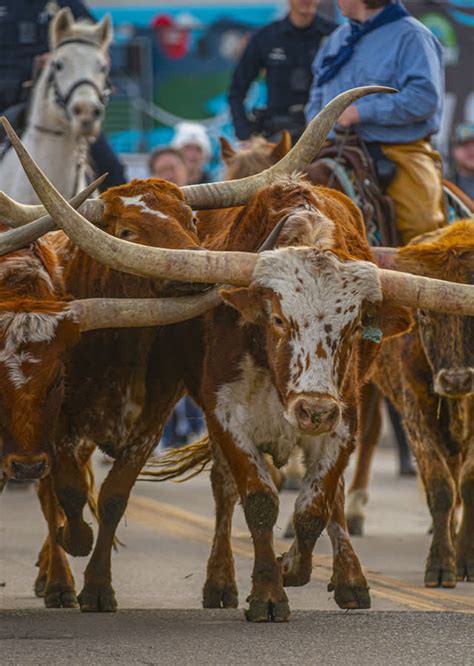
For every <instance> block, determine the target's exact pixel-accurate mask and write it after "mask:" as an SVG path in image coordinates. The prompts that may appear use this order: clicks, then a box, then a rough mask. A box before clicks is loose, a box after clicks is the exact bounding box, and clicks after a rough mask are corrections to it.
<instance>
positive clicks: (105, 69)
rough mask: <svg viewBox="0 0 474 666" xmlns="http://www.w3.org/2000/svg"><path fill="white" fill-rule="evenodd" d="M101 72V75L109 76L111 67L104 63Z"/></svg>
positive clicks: (100, 66)
mask: <svg viewBox="0 0 474 666" xmlns="http://www.w3.org/2000/svg"><path fill="white" fill-rule="evenodd" d="M99 72H100V73H101V74H108V72H109V66H108V65H107V64H106V63H103V64H101V65H99Z"/></svg>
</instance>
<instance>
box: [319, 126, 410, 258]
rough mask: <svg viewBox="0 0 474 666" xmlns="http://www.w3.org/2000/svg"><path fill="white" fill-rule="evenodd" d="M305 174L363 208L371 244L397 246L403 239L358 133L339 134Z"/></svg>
mask: <svg viewBox="0 0 474 666" xmlns="http://www.w3.org/2000/svg"><path fill="white" fill-rule="evenodd" d="M306 173H307V175H308V177H309V179H310V180H311V182H312V183H314V184H315V185H325V186H326V187H332V188H334V189H336V190H339V191H340V192H343V193H344V194H346V195H347V196H348V197H350V198H351V199H352V201H353V202H354V203H355V204H356V205H357V206H358V207H359V208H360V210H361V212H362V215H363V217H364V222H365V230H366V233H367V239H368V241H369V244H370V245H373V246H376V245H383V246H392V247H396V246H398V245H400V238H399V236H398V232H397V229H396V226H395V206H394V204H393V201H392V200H391V198H390V197H389V196H387V195H386V194H385V193H384V190H383V186H382V183H381V176H382V178H383V175H382V174H378V173H377V170H376V167H375V164H374V160H373V159H372V157H371V155H370V153H369V150H368V148H367V146H366V145H365V144H364V143H363V142H362V141H361V140H360V139H359V137H358V136H357V135H356V134H343V135H342V136H341V135H336V141H335V142H334V143H333V144H331V145H329V144H328V145H326V146H324V147H323V148H322V150H321V151H320V153H319V155H318V159H317V160H316V161H315V162H313V163H312V164H310V165H309V167H307V169H306Z"/></svg>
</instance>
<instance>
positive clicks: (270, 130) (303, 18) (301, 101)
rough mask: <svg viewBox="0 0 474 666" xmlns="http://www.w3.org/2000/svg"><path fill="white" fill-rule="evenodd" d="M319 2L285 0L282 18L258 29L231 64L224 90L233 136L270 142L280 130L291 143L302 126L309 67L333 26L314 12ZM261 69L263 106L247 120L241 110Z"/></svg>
mask: <svg viewBox="0 0 474 666" xmlns="http://www.w3.org/2000/svg"><path fill="white" fill-rule="evenodd" d="M318 4H319V0H288V14H287V15H286V16H285V18H284V19H282V20H280V21H274V22H273V23H270V24H269V25H267V26H265V27H263V28H261V29H260V30H258V31H257V32H256V33H255V34H254V35H253V36H252V37H251V38H250V41H249V43H248V45H247V48H246V49H245V51H244V53H243V55H242V57H241V59H240V62H239V63H238V64H237V67H236V69H235V72H234V75H233V77H232V82H231V85H230V89H229V105H230V110H231V113H232V120H233V123H234V129H235V134H236V136H237V138H238V139H240V140H241V141H247V140H248V139H249V138H250V137H251V135H252V134H263V135H264V136H265V137H266V138H273V137H274V135H275V134H276V133H278V132H280V131H281V130H282V129H287V130H289V132H290V134H291V136H292V138H293V140H296V139H298V138H299V136H300V135H301V133H302V132H303V130H304V127H305V118H304V106H305V104H306V102H307V101H308V95H309V90H310V87H311V81H312V73H311V64H312V62H313V60H314V56H315V54H316V51H317V50H318V48H319V47H320V45H321V43H322V41H323V40H324V38H325V37H327V35H329V34H330V33H331V32H332V31H333V30H334V29H335V28H336V26H337V24H336V23H335V22H334V21H332V20H331V19H329V18H327V17H326V16H322V15H321V14H319V12H318V11H317V10H318ZM262 70H265V75H266V76H265V82H266V88H267V108H266V109H264V110H258V113H256V112H255V113H254V117H253V118H251V117H249V115H248V114H247V112H246V110H245V106H244V101H245V97H246V95H247V92H248V90H249V88H250V85H251V83H252V82H253V81H255V79H256V78H257V77H258V76H259V74H260V72H261V71H262Z"/></svg>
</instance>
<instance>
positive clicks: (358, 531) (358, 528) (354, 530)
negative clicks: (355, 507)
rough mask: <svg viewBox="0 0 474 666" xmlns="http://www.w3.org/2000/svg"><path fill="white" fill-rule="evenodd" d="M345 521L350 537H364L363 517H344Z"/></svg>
mask: <svg viewBox="0 0 474 666" xmlns="http://www.w3.org/2000/svg"><path fill="white" fill-rule="evenodd" d="M346 521H347V529H348V530H349V534H350V535H351V536H363V535H364V516H346Z"/></svg>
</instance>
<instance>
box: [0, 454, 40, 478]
mask: <svg viewBox="0 0 474 666" xmlns="http://www.w3.org/2000/svg"><path fill="white" fill-rule="evenodd" d="M4 468H5V471H6V472H7V475H8V476H9V477H10V478H12V479H16V480H17V481H25V480H27V479H31V480H33V479H41V478H42V477H43V476H45V475H46V474H47V472H48V471H49V457H48V456H47V454H40V455H39V456H35V457H34V458H29V457H26V456H14V455H10V456H7V459H6V460H5V463H4Z"/></svg>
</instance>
